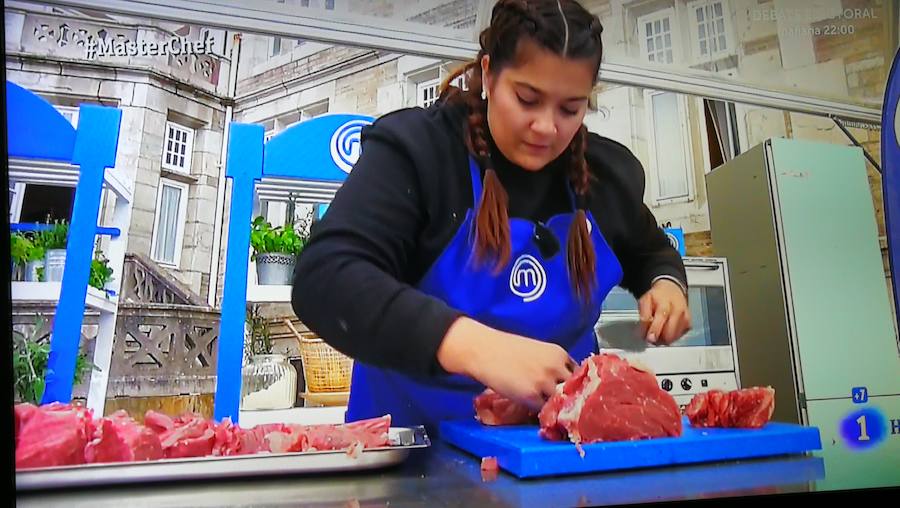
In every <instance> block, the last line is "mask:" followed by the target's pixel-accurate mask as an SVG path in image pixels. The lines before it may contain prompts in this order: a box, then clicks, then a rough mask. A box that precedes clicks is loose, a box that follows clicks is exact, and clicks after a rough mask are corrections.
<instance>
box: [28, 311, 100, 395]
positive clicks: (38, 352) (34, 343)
mask: <svg viewBox="0 0 900 508" xmlns="http://www.w3.org/2000/svg"><path fill="white" fill-rule="evenodd" d="M44 323H45V320H44V318H43V317H41V316H38V317H37V319H36V320H35V324H34V329H33V330H32V332H31V334H30V335H25V334H23V333H21V332H19V331H17V330H13V375H14V380H15V381H14V383H15V390H16V396H17V398H18V399H19V400H20V401H21V402H30V403H32V404H39V403H40V401H41V398H42V397H43V396H44V387H45V386H44V379H45V377H46V374H47V361H48V360H49V358H50V340H49V339H50V336H49V335H43V336H40V335H39V334H40V333H41V331H42V330H43V329H44ZM91 369H94V370H98V371H99V370H100V368H99V367H97V366H96V365H94V364H93V363H91V362H90V361H88V358H87V355H86V354H85V353H84V352H81V351H79V353H78V356H77V357H76V359H75V376H74V379H73V383H74V384H79V383H81V381H82V380H83V379H84V375H85V374H87V373H88V372H89V371H90V370H91Z"/></svg>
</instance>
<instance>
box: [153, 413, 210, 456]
mask: <svg viewBox="0 0 900 508" xmlns="http://www.w3.org/2000/svg"><path fill="white" fill-rule="evenodd" d="M145 421H146V419H145ZM165 425H166V427H169V425H168V422H165ZM159 441H160V443H161V444H162V448H163V454H164V455H165V457H166V458H167V459H177V458H185V457H205V456H207V455H212V451H213V446H215V444H216V430H215V425H214V424H213V423H212V422H210V421H208V420H205V419H203V418H201V417H200V416H197V415H195V414H191V413H186V414H184V415H182V416H179V417H178V418H175V419H173V420H172V425H171V427H170V428H168V429H167V430H165V431H164V432H162V433H161V434H159Z"/></svg>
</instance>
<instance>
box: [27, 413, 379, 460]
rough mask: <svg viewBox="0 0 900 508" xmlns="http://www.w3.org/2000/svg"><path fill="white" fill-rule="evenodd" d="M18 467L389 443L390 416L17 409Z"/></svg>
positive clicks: (352, 449)
mask: <svg viewBox="0 0 900 508" xmlns="http://www.w3.org/2000/svg"><path fill="white" fill-rule="evenodd" d="M14 413H15V433H16V435H15V443H16V469H27V468H39V467H50V466H66V465H77V464H85V463H113V462H134V461H149V460H157V459H163V458H167V459H175V458H188V457H207V456H230V455H247V454H257V453H269V452H276V453H281V452H306V451H326V450H344V451H346V452H347V453H348V454H349V455H351V456H352V457H357V456H359V454H360V453H361V452H362V451H363V450H364V449H366V448H380V447H386V446H390V438H389V430H390V426H391V417H390V415H385V416H382V417H380V418H371V419H368V420H361V421H357V422H351V423H346V424H335V425H330V424H322V425H294V424H282V423H271V424H263V425H258V426H256V427H253V428H250V429H242V428H241V427H240V426H238V425H234V424H232V423H231V421H230V420H229V419H227V418H226V419H225V420H223V421H222V422H220V423H215V422H213V421H211V420H207V419H205V418H203V417H201V416H199V415H196V414H192V413H185V414H183V415H181V416H179V417H176V418H172V417H170V416H167V415H164V414H162V413H158V412H156V411H152V410H150V411H147V412H146V414H145V415H144V424H143V425H142V424H140V423H138V422H136V421H135V420H133V419H132V418H131V417H130V416H129V415H128V413H127V412H125V411H117V412H115V413H113V414H112V415H110V416H109V417H106V418H101V419H99V420H94V419H93V418H92V413H91V411H90V410H89V409H86V408H84V407H81V406H74V405H68V404H49V405H45V406H41V407H36V406H34V405H31V404H17V405H16V406H15V408H14Z"/></svg>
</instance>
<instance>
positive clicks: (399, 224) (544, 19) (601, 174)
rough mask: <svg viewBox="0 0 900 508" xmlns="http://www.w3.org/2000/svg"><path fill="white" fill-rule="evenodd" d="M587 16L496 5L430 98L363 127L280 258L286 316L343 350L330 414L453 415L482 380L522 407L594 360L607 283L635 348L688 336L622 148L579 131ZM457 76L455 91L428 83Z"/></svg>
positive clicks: (589, 70) (422, 418) (466, 412)
mask: <svg viewBox="0 0 900 508" xmlns="http://www.w3.org/2000/svg"><path fill="white" fill-rule="evenodd" d="M601 31H602V27H601V25H600V22H599V20H598V19H597V18H596V17H595V16H592V15H591V14H590V13H589V12H588V11H586V10H585V9H584V8H583V7H582V6H581V5H579V4H578V3H577V2H574V1H571V0H533V1H524V0H518V1H516V0H510V1H504V0H501V1H499V2H497V4H496V6H495V7H494V10H493V14H492V17H491V25H490V27H489V28H487V29H486V30H484V31H483V32H482V33H481V36H480V43H481V51H480V52H479V53H478V56H477V58H476V59H475V60H474V61H473V62H471V63H470V64H468V65H467V66H465V67H464V68H463V69H461V70H460V71H458V72H457V73H456V74H455V75H453V76H451V77H450V78H449V79H448V80H447V81H445V83H444V86H443V87H442V93H441V99H440V100H439V101H438V102H437V103H436V104H435V105H433V106H431V107H429V108H428V109H426V110H423V109H421V108H412V109H405V110H401V111H397V112H394V113H391V114H388V115H385V116H383V117H381V118H380V119H379V120H378V121H376V122H375V123H374V125H373V126H371V127H370V128H367V129H366V130H365V131H364V132H363V137H362V139H363V141H362V155H361V157H360V159H359V161H358V162H357V163H356V165H355V166H354V169H353V172H352V173H351V174H350V176H349V177H348V178H347V180H346V182H345V183H344V185H343V186H342V187H341V189H340V190H339V191H338V193H337V195H336V196H335V199H334V201H333V202H332V203H331V205H330V206H329V210H328V213H327V214H326V215H325V216H324V217H323V219H322V220H321V221H320V222H319V223H318V224H317V225H316V227H315V228H314V231H313V233H312V237H311V238H310V241H309V243H308V245H307V246H306V248H305V249H304V251H303V253H302V255H301V256H300V259H299V261H298V264H297V268H296V273H295V278H294V287H293V296H292V302H293V308H294V311H295V312H296V313H297V316H298V317H299V318H300V319H301V320H303V322H304V323H306V324H307V325H308V326H309V327H310V329H312V330H313V331H315V332H316V333H318V334H319V335H320V336H321V337H322V338H323V339H324V340H326V341H327V342H328V343H329V344H331V345H332V346H334V347H335V348H337V349H338V350H340V351H342V352H344V353H345V354H347V355H349V356H351V357H353V358H355V360H356V361H355V364H354V368H353V377H352V381H351V393H350V401H349V407H348V410H347V420H348V421H353V420H358V419H362V418H369V417H375V416H381V415H383V414H388V413H390V414H391V415H392V417H393V424H394V425H397V426H408V425H419V424H424V425H426V427H428V429H429V430H430V431H431V432H434V431H435V430H436V424H437V423H438V422H439V421H441V420H446V419H465V418H472V416H473V414H474V411H473V406H472V400H473V397H474V396H475V395H477V394H478V393H480V392H481V391H482V390H484V388H485V387H490V388H492V389H493V390H495V391H496V392H498V393H500V394H502V395H505V396H507V397H509V398H511V399H513V400H517V401H519V402H522V403H525V404H527V405H529V406H531V407H533V408H539V407H540V406H541V405H542V403H543V402H544V400H546V399H547V398H548V397H549V396H550V395H551V394H552V393H553V392H554V390H555V388H556V385H557V384H558V383H559V382H561V381H563V380H565V379H566V378H567V377H568V376H569V374H570V373H571V371H572V370H573V369H574V367H575V362H580V361H581V360H582V359H584V358H585V357H587V356H588V355H589V354H590V353H592V352H595V351H596V349H597V342H596V338H595V335H594V331H593V326H594V324H595V323H596V321H597V319H598V317H599V315H600V308H601V304H602V302H603V300H604V298H605V297H606V295H607V294H608V292H609V291H610V289H611V288H612V287H614V286H615V285H617V284H620V285H622V286H623V287H625V288H627V289H629V290H630V291H631V292H633V293H634V294H635V295H637V296H639V297H640V300H639V306H640V314H641V317H642V320H643V321H644V322H645V327H646V336H647V340H648V341H650V342H652V343H657V344H669V343H671V342H672V341H674V340H676V339H678V338H679V337H680V336H681V335H682V334H683V333H684V332H685V331H686V330H687V329H688V328H689V327H690V314H689V313H688V310H687V300H686V297H685V295H686V291H687V289H686V287H687V286H686V280H685V272H684V266H683V264H682V262H681V259H680V257H679V256H678V254H677V252H675V251H674V250H673V249H672V248H671V246H670V245H669V243H668V241H667V240H666V237H665V235H664V234H663V232H662V231H661V230H660V229H659V227H657V225H656V220H655V219H654V217H653V216H652V214H651V213H650V211H649V210H648V209H647V207H646V206H645V205H644V204H643V202H642V199H643V191H644V176H643V170H642V168H641V165H640V163H639V162H638V161H637V159H636V158H635V157H634V156H633V155H632V154H631V153H630V152H629V151H628V149H627V148H625V147H624V146H622V145H619V144H617V143H615V142H613V141H611V140H609V139H605V138H601V137H600V136H597V135H595V134H589V133H588V132H587V129H586V128H585V127H584V125H583V123H582V122H583V119H584V115H585V113H586V111H587V109H588V97H589V96H590V94H591V91H592V89H593V86H594V84H595V83H596V79H597V74H598V70H599V66H600V60H601V49H602V47H601V41H600V33H601ZM461 73H466V81H467V85H468V89H467V90H466V91H461V90H459V89H457V88H455V87H448V85H447V83H449V82H450V81H451V80H453V79H454V78H455V77H456V76H458V75H460V74H461Z"/></svg>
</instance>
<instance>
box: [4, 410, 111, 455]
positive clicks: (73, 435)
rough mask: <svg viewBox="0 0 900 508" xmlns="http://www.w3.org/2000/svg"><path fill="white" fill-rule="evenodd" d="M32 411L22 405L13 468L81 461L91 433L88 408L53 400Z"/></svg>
mask: <svg viewBox="0 0 900 508" xmlns="http://www.w3.org/2000/svg"><path fill="white" fill-rule="evenodd" d="M37 409H38V410H37V411H36V412H35V411H33V410H31V409H27V408H23V409H20V410H17V411H16V414H17V415H20V417H22V418H27V419H26V420H25V421H23V422H21V423H20V425H21V428H20V429H19V435H18V440H17V443H16V444H17V446H16V468H17V469H20V468H33V467H50V466H68V465H75V464H84V462H85V461H84V448H85V446H86V445H87V443H88V441H89V440H90V439H92V438H93V435H94V428H95V427H94V422H93V419H92V418H91V416H92V415H91V411H90V410H89V409H87V408H84V407H81V406H73V405H69V404H59V403H53V404H48V405H46V406H43V407H40V408H37Z"/></svg>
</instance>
